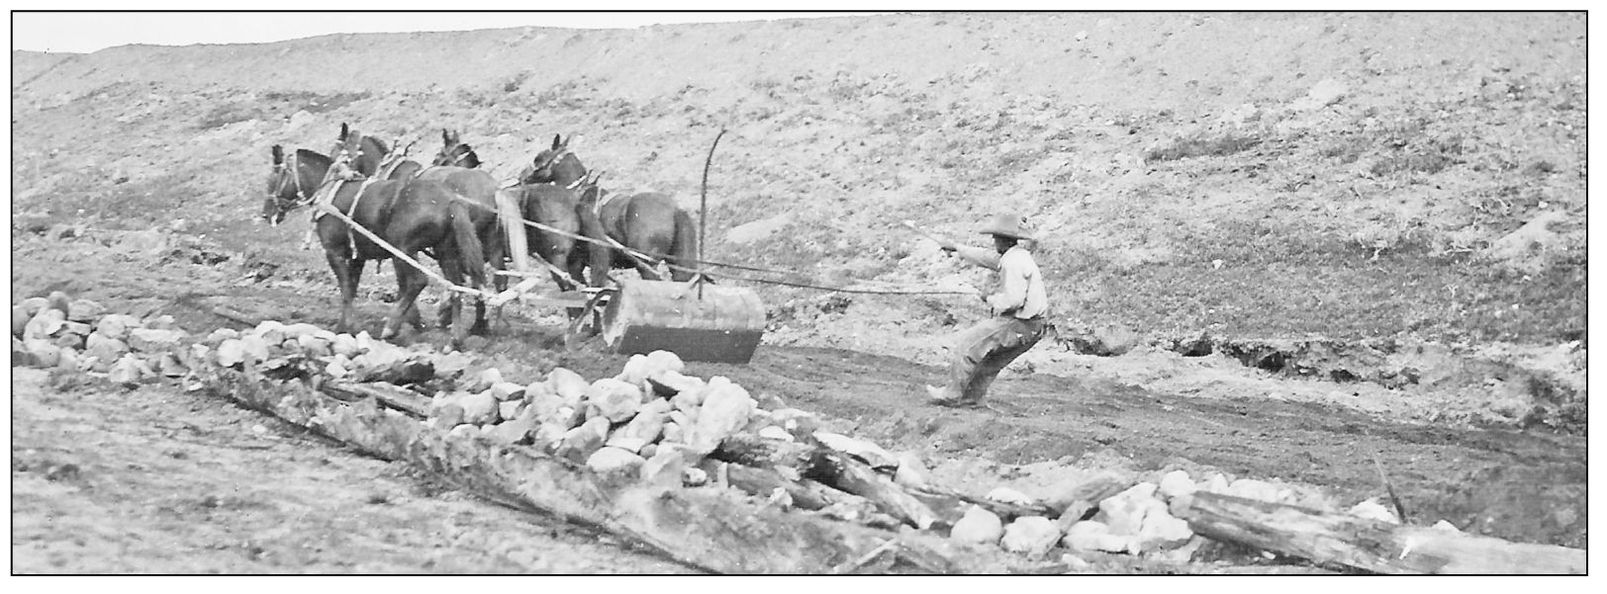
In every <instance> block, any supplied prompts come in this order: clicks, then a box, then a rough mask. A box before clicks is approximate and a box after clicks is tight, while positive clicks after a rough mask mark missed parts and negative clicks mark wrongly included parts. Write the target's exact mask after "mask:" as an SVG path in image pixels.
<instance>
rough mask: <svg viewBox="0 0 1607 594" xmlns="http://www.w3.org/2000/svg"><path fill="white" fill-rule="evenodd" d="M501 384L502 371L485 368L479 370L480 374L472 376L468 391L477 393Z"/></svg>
mask: <svg viewBox="0 0 1607 594" xmlns="http://www.w3.org/2000/svg"><path fill="white" fill-rule="evenodd" d="M502 382H503V380H502V370H500V369H497V368H495V367H487V368H485V369H482V370H480V373H478V374H476V375H475V376H474V381H472V382H470V383H469V388H468V389H470V390H473V391H475V392H479V391H481V390H484V389H486V388H490V387H491V386H495V385H497V384H500V383H502Z"/></svg>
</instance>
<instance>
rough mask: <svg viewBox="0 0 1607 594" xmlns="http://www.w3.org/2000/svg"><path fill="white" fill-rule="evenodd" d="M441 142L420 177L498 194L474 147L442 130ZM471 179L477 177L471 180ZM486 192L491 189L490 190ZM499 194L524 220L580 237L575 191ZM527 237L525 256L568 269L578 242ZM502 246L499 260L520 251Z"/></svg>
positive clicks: (500, 282)
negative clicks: (428, 166) (511, 201)
mask: <svg viewBox="0 0 1607 594" xmlns="http://www.w3.org/2000/svg"><path fill="white" fill-rule="evenodd" d="M441 140H442V146H441V150H440V151H439V152H438V153H436V155H435V160H434V161H433V164H434V166H433V167H431V168H429V169H425V170H424V172H423V173H422V174H421V177H426V178H433V177H436V176H440V177H442V178H444V179H446V180H448V183H454V181H455V182H456V183H458V184H459V185H460V186H461V187H468V186H470V184H473V186H472V190H473V191H477V192H486V191H489V192H491V193H493V194H494V193H496V192H497V191H499V190H498V189H497V188H496V183H495V182H494V181H492V177H491V176H490V174H487V173H485V172H484V171H483V170H481V169H478V167H479V166H480V165H481V161H480V156H479V155H478V154H476V153H475V151H474V147H472V146H469V145H468V144H466V143H464V142H463V141H462V139H461V138H460V137H459V135H458V134H457V133H456V132H454V131H451V130H444V129H443V130H441ZM470 176H474V177H473V178H472V179H471V178H470ZM486 188H489V190H487V189H486ZM500 191H502V192H506V193H508V194H509V195H510V197H511V198H512V199H513V202H514V203H515V204H518V205H519V215H520V216H521V217H522V218H524V219H526V220H529V221H534V222H537V223H541V224H542V225H545V226H547V227H551V228H555V229H558V230H560V231H563V232H565V233H570V234H579V233H580V219H579V217H578V216H577V215H576V214H575V213H576V209H575V205H576V203H577V200H578V197H577V196H576V195H575V193H574V192H573V191H570V190H568V189H565V188H560V187H556V186H553V185H551V184H521V185H518V186H514V187H511V188H505V189H502V190H500ZM494 214H495V213H494V211H493V215H494ZM507 235H508V234H507V233H506V232H504V233H503V236H504V237H506V236H507ZM524 235H525V241H526V245H525V246H524V248H523V249H524V250H525V252H524V253H527V254H535V255H537V256H539V257H541V259H542V260H545V261H547V262H548V263H550V264H552V265H553V266H556V267H559V268H560V269H563V268H565V267H566V266H568V262H569V261H570V259H571V253H573V252H574V251H575V240H574V239H573V238H571V237H567V236H565V235H563V234H561V233H552V232H549V231H547V230H545V229H541V228H536V227H528V226H527V227H526V228H525V230H524ZM502 245H503V246H504V247H505V248H506V249H505V250H504V251H503V252H498V253H497V254H495V256H496V257H498V258H500V257H502V256H503V255H505V254H504V252H511V250H514V249H520V248H518V247H517V246H508V245H506V243H504V244H502ZM507 255H511V254H507ZM499 263H500V260H499V261H498V262H495V263H493V266H497V264H499ZM565 272H566V274H569V275H570V276H571V278H575V279H579V278H580V270H579V269H569V270H565ZM552 278H553V281H554V282H556V283H557V284H558V287H559V289H560V290H564V291H572V290H574V289H575V286H574V283H571V282H569V280H568V279H566V278H564V276H563V275H561V274H558V272H557V271H553V273H552ZM504 288H506V280H505V279H504V278H502V277H498V279H497V290H498V291H501V290H502V289H504Z"/></svg>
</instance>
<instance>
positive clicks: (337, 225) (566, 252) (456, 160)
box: [262, 124, 698, 347]
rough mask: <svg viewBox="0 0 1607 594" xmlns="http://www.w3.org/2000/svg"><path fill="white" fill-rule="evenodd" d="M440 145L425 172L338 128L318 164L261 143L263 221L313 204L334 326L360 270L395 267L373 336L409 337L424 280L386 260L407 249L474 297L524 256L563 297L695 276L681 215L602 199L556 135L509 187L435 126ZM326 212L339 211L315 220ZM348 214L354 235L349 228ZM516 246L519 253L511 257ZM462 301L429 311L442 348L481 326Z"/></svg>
mask: <svg viewBox="0 0 1607 594" xmlns="http://www.w3.org/2000/svg"><path fill="white" fill-rule="evenodd" d="M441 136H442V142H443V145H442V147H441V149H440V150H439V151H438V152H437V153H436V155H435V157H434V159H433V160H432V162H431V165H430V166H428V167H426V166H423V165H421V164H419V163H418V162H416V161H413V160H411V159H407V158H406V152H407V151H406V150H405V149H404V150H402V151H399V152H395V153H393V152H392V151H391V148H390V147H388V146H387V145H386V144H385V143H384V142H383V141H382V140H380V139H378V138H375V137H372V136H366V135H363V134H360V133H358V132H356V131H354V130H352V129H350V128H349V127H348V126H347V125H346V124H341V128H340V134H339V136H338V137H337V140H336V141H335V144H334V146H333V147H332V149H331V150H330V152H329V154H328V155H324V154H321V153H318V152H315V151H311V150H308V149H298V150H296V152H295V153H294V154H292V155H288V156H287V155H285V154H284V148H283V147H282V146H280V145H274V146H273V148H272V156H273V169H272V171H271V172H270V173H269V175H268V183H267V187H268V197H267V199H266V200H265V201H264V204H263V211H262V217H263V218H264V219H266V220H267V221H269V222H270V223H273V224H278V223H279V222H281V221H283V220H284V218H285V216H286V215H287V214H289V213H290V212H291V211H293V210H296V209H298V208H301V207H305V206H312V207H314V219H313V221H314V222H313V231H314V234H315V235H316V236H317V238H318V243H319V244H320V245H321V246H322V247H323V249H324V255H325V257H326V259H327V260H328V262H329V267H330V269H331V270H333V271H334V273H335V280H336V282H337V284H338V285H339V287H340V299H341V310H340V322H339V325H338V330H337V331H339V332H349V331H351V324H352V318H353V308H352V302H353V301H354V300H355V298H356V296H357V285H358V282H359V280H360V278H361V276H362V273H363V268H364V265H365V264H366V263H367V262H368V261H369V260H385V259H391V260H392V265H393V266H395V271H396V282H397V301H396V305H395V309H394V311H393V312H392V314H391V315H390V316H389V318H388V319H387V321H386V324H385V326H384V329H383V330H382V331H381V333H380V337H381V338H391V337H393V336H396V335H397V334H398V333H399V332H400V331H401V325H402V324H403V323H404V322H406V323H408V324H410V325H411V326H412V327H413V328H414V329H415V330H419V329H422V328H423V327H424V324H423V321H422V320H421V316H420V314H419V311H418V306H417V299H418V295H419V293H420V292H421V291H423V289H424V287H425V286H426V285H427V284H428V279H427V278H426V274H425V272H424V271H423V270H420V269H418V268H416V267H414V266H413V265H412V264H409V263H407V262H406V261H404V260H403V259H402V258H398V257H395V256H396V254H401V255H405V256H406V257H407V258H408V259H412V260H414V261H417V257H418V255H419V254H420V253H422V254H425V255H428V256H430V257H431V258H433V259H434V260H435V261H436V262H437V263H438V264H439V265H440V268H441V275H442V277H443V278H445V280H446V281H448V282H450V283H452V284H454V285H460V286H462V285H464V283H465V281H467V283H468V284H467V286H469V287H471V288H474V289H480V290H483V289H484V288H485V286H486V285H487V282H486V281H487V280H488V275H487V273H486V268H487V266H489V267H490V268H491V269H492V270H493V271H502V270H505V269H506V268H507V261H508V259H509V258H510V257H512V258H514V259H515V260H516V261H520V260H521V258H520V257H519V256H523V255H525V254H529V255H533V256H536V257H538V258H539V259H540V260H541V261H542V262H544V263H546V264H547V265H548V269H549V270H550V271H551V273H552V277H553V280H554V281H555V282H556V283H557V284H558V286H559V288H560V289H561V290H564V291H571V290H575V289H576V288H577V286H576V285H577V284H578V283H579V282H581V280H580V279H587V280H588V281H589V284H590V285H591V286H593V287H602V286H605V285H606V284H608V282H609V281H610V278H609V272H610V270H613V269H617V268H622V269H635V270H637V271H638V272H639V273H640V274H641V276H642V277H643V278H646V279H651V280H658V279H659V278H660V275H659V274H658V272H657V265H658V264H660V263H663V264H666V265H667V266H668V268H669V270H670V274H671V277H672V278H673V279H674V280H676V281H686V280H689V279H691V278H693V277H694V276H696V274H697V272H696V270H695V268H696V264H697V263H696V261H695V260H694V258H695V254H697V241H698V239H697V228H696V225H695V223H693V221H692V218H691V216H690V215H689V214H688V213H687V212H686V211H685V210H683V209H681V208H679V207H678V206H677V205H676V203H675V200H674V199H673V198H672V197H670V196H669V195H666V194H662V193H658V192H646V193H639V194H632V195H614V194H610V193H609V192H608V191H607V190H604V189H603V188H601V187H600V186H599V185H598V183H597V177H596V176H592V175H589V174H588V171H587V170H586V167H585V166H584V165H582V164H581V162H580V158H579V157H577V156H576V155H575V154H574V153H573V152H572V151H570V150H569V144H568V142H567V141H566V140H565V139H563V138H562V136H561V135H559V136H554V137H553V142H552V146H551V147H549V148H546V149H543V150H542V151H541V152H540V153H538V154H537V155H536V156H535V157H534V159H532V161H531V163H530V164H529V165H528V166H526V167H525V168H524V170H523V171H521V172H520V174H519V179H518V180H516V182H515V183H514V185H512V186H509V187H502V186H501V185H500V184H499V183H498V182H497V180H496V179H494V178H493V177H492V176H491V174H490V173H487V172H486V171H485V170H483V169H480V168H479V166H480V164H481V162H480V158H479V156H478V155H477V154H476V153H475V151H474V148H473V147H471V146H469V145H468V144H466V143H464V142H462V141H461V139H460V138H459V137H458V134H457V133H455V132H453V131H450V130H443V131H442V135H441ZM348 171H349V172H353V174H351V175H348V174H347V172H348ZM499 194H501V196H500V198H501V202H502V203H503V204H504V205H512V206H513V208H512V209H511V210H514V211H516V212H509V210H510V209H508V208H507V207H506V206H504V209H503V210H502V211H500V215H499V208H498V203H499ZM328 211H337V212H339V213H340V214H342V215H344V216H343V217H337V216H327V215H328V214H329V212H328ZM347 219H349V220H351V221H353V222H355V223H356V224H357V225H359V226H361V227H362V228H363V230H361V231H360V230H354V229H352V228H351V227H350V226H348V224H347V222H346V220H347ZM527 222H528V223H535V224H533V225H531V224H527ZM509 225H518V226H525V227H528V228H527V229H525V232H524V233H523V235H524V236H525V242H524V243H525V245H524V246H511V245H510V242H509V238H510V237H517V235H519V234H518V233H516V232H510V231H512V229H511V228H510V227H509ZM363 231H366V233H365V232H363ZM370 233H371V234H373V235H374V236H376V237H378V238H379V239H381V240H382V241H384V242H385V243H386V244H389V246H390V247H391V248H392V249H386V248H385V247H384V246H381V245H380V244H379V243H377V242H375V241H373V239H371V238H370V237H369V234H370ZM577 237H583V238H587V239H589V240H590V241H587V240H582V239H577ZM515 249H522V250H523V251H522V252H521V253H519V254H514V253H513V250H515ZM392 250H394V252H393V251H392ZM588 269H589V272H590V275H589V276H588V275H587V274H586V273H587V272H588ZM489 276H490V279H491V284H492V285H494V286H495V287H496V289H497V290H498V291H501V290H504V289H505V288H506V286H507V278H506V276H505V275H501V274H495V273H493V274H491V275H489ZM475 301H476V303H475V314H474V316H473V318H472V321H471V319H470V317H469V316H468V315H465V312H461V311H459V310H460V309H462V308H463V307H464V306H465V303H464V300H463V299H462V297H461V294H460V293H459V292H456V291H453V292H451V298H450V300H449V302H448V303H447V304H446V305H445V306H444V307H442V308H441V311H440V325H441V326H443V327H450V328H451V342H452V344H453V346H455V347H460V346H461V345H462V344H463V341H464V339H466V338H467V337H468V335H469V334H470V333H483V332H485V331H486V330H487V323H486V314H485V304H484V303H483V302H480V300H478V299H476V300H475Z"/></svg>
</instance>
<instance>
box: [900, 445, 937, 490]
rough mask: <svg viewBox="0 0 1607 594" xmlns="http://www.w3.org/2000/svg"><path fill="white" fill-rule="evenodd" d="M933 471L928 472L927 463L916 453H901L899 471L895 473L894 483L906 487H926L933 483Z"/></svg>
mask: <svg viewBox="0 0 1607 594" xmlns="http://www.w3.org/2000/svg"><path fill="white" fill-rule="evenodd" d="M931 476H932V471H930V470H927V468H926V463H925V462H922V461H921V457H920V456H918V455H916V454H915V453H914V452H900V453H899V454H898V470H896V471H894V472H893V482H894V483H897V484H900V485H903V486H905V487H925V486H926V485H927V484H928V483H930V482H931Z"/></svg>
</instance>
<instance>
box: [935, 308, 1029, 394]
mask: <svg viewBox="0 0 1607 594" xmlns="http://www.w3.org/2000/svg"><path fill="white" fill-rule="evenodd" d="M1047 326H1048V325H1047V324H1046V323H1045V322H1044V319H1043V318H1042V317H1038V318H1034V319H1031V320H1023V319H1020V318H1015V317H1010V316H999V317H995V318H990V319H988V320H985V321H983V322H982V323H980V324H977V325H976V326H973V327H972V328H971V329H970V330H966V331H965V333H964V334H961V335H960V340H959V344H957V345H955V347H954V363H953V366H952V367H950V369H949V383H948V385H946V386H944V387H943V392H944V397H945V398H950V399H955V400H959V401H964V402H976V401H979V400H982V397H983V396H986V395H987V393H988V386H991V385H993V380H994V378H997V377H999V372H1000V371H1002V370H1004V368H1005V366H1007V365H1009V364H1010V362H1011V361H1014V360H1016V357H1020V356H1021V354H1022V353H1025V352H1027V350H1028V349H1031V348H1032V345H1035V344H1038V340H1039V339H1041V338H1043V334H1044V330H1045V329H1046V328H1047Z"/></svg>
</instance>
